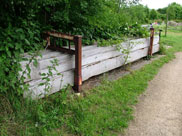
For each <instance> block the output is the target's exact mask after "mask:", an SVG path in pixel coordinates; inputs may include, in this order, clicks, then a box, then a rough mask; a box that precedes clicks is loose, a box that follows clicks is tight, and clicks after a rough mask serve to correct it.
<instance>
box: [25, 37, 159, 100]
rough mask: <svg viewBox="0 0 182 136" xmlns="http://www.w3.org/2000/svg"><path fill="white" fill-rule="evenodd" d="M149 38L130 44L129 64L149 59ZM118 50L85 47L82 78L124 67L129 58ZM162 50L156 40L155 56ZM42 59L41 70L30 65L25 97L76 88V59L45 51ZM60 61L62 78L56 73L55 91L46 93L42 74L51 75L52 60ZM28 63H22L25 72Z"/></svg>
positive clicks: (53, 81) (54, 79)
mask: <svg viewBox="0 0 182 136" xmlns="http://www.w3.org/2000/svg"><path fill="white" fill-rule="evenodd" d="M149 43H150V42H149V38H146V39H145V38H142V39H137V40H131V41H130V47H131V48H130V54H129V58H128V60H127V63H130V62H134V61H136V60H138V59H141V58H143V57H146V56H147V53H148V47H149ZM128 45H129V43H128V42H125V43H122V47H123V48H128ZM122 50H123V49H121V50H120V51H118V50H116V46H110V47H97V46H95V45H93V46H87V47H83V55H82V57H83V59H82V78H83V81H85V80H87V79H89V78H90V77H93V76H96V75H99V74H102V73H105V72H108V71H110V70H113V69H115V68H118V67H121V66H122V65H124V62H125V59H124V56H125V55H124V54H123V53H122ZM158 51H159V37H158V36H156V37H155V38H154V47H153V53H156V52H158ZM42 54H43V56H42V58H38V67H36V68H35V67H34V66H33V64H30V67H31V69H32V72H31V79H28V78H27V79H26V83H28V84H29V85H30V91H29V92H26V93H25V94H24V96H25V97H27V96H29V95H30V96H31V97H32V98H34V99H35V98H37V97H39V98H41V97H44V95H45V94H52V93H55V92H57V91H59V90H60V89H61V88H63V87H65V86H66V85H68V84H70V85H73V81H74V80H73V79H74V73H73V71H74V56H70V55H67V54H63V53H60V52H52V51H49V50H48V51H43V52H42ZM53 59H58V63H59V66H57V67H56V69H57V70H58V72H59V73H61V74H62V76H57V75H56V72H54V71H53V74H54V76H53V78H52V79H51V81H50V84H51V87H52V88H51V92H44V88H45V87H44V86H39V84H40V83H41V82H42V80H41V76H40V73H47V72H48V69H47V67H48V66H50V65H51V63H50V61H51V60H53ZM26 63H27V62H22V66H23V69H24V68H25V65H26Z"/></svg>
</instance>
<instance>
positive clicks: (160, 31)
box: [159, 29, 162, 42]
mask: <svg viewBox="0 0 182 136" xmlns="http://www.w3.org/2000/svg"><path fill="white" fill-rule="evenodd" d="M161 33H162V30H161V29H160V30H159V42H160V41H161Z"/></svg>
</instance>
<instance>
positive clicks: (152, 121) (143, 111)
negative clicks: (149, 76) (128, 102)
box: [126, 53, 182, 136]
mask: <svg viewBox="0 0 182 136" xmlns="http://www.w3.org/2000/svg"><path fill="white" fill-rule="evenodd" d="M134 116H135V119H134V120H133V121H132V122H131V124H130V125H129V128H128V130H127V131H126V136H182V53H177V54H176V59H174V60H173V61H172V62H170V63H168V64H166V65H164V67H163V68H161V70H160V71H159V73H158V75H157V76H156V77H155V78H154V80H152V81H151V82H150V83H149V86H148V89H147V91H146V93H145V94H144V95H142V96H141V98H140V100H139V103H138V104H137V106H136V112H135V114H134Z"/></svg>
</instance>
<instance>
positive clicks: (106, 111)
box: [0, 31, 182, 136]
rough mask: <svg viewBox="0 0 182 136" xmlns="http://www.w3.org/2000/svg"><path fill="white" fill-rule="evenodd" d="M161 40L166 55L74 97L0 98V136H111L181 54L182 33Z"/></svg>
mask: <svg viewBox="0 0 182 136" xmlns="http://www.w3.org/2000/svg"><path fill="white" fill-rule="evenodd" d="M168 34H169V35H168V36H167V37H162V44H163V45H170V46H172V47H173V48H170V49H168V50H167V51H166V56H164V57H162V58H160V59H158V60H155V61H154V62H152V63H151V64H148V65H146V66H144V67H143V68H142V69H140V70H137V71H135V72H133V73H132V74H130V75H127V76H125V77H123V78H121V79H119V80H117V81H108V80H104V81H103V83H102V84H101V85H100V86H99V87H96V88H94V89H92V90H89V91H87V92H85V94H84V96H81V97H78V96H75V95H73V94H69V92H68V91H64V90H63V91H62V92H60V93H56V94H55V95H52V96H49V97H47V98H45V99H41V100H38V101H28V100H23V99H21V98H16V97H15V98H13V99H14V105H13V106H12V105H11V104H9V103H10V102H9V99H7V97H5V96H1V95H0V135H2V136H6V135H26V136H27V135H34V136H41V135H46V136H49V135H50V136H58V135H63V136H72V135H78V136H97V135H98V136H101V135H102V136H111V135H112V136H114V135H117V134H118V133H122V132H123V131H124V129H125V128H127V127H128V123H129V122H130V120H132V119H133V116H132V115H133V106H134V105H135V104H136V103H137V101H138V96H139V95H141V94H142V93H143V92H144V91H145V90H146V88H147V86H148V82H149V81H150V80H152V79H153V78H154V77H155V75H156V74H157V73H158V71H159V69H160V68H161V67H162V66H163V65H164V64H165V63H167V62H169V61H170V60H172V59H174V58H175V55H174V53H175V52H177V51H182V32H179V31H177V32H175V31H172V32H169V33H168Z"/></svg>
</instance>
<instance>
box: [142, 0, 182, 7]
mask: <svg viewBox="0 0 182 136" xmlns="http://www.w3.org/2000/svg"><path fill="white" fill-rule="evenodd" d="M172 2H176V3H179V4H182V0H141V2H140V3H141V4H143V5H148V7H149V8H151V9H159V8H164V7H167V6H168V5H169V4H170V3H172Z"/></svg>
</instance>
